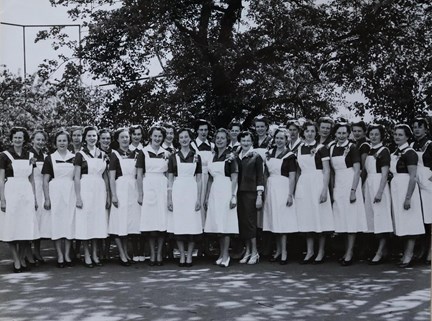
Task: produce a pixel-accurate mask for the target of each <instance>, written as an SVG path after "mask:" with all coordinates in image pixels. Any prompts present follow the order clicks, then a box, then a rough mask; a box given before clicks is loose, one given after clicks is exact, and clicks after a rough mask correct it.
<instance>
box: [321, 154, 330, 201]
mask: <svg viewBox="0 0 432 321" xmlns="http://www.w3.org/2000/svg"><path fill="white" fill-rule="evenodd" d="M322 165H323V189H322V191H321V195H320V203H325V202H327V195H328V191H329V182H330V161H329V160H324V161H322Z"/></svg>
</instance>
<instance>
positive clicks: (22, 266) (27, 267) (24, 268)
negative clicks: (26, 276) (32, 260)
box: [21, 263, 31, 272]
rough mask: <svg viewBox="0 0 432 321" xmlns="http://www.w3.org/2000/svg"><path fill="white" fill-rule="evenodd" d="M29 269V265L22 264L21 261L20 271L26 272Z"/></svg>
mask: <svg viewBox="0 0 432 321" xmlns="http://www.w3.org/2000/svg"><path fill="white" fill-rule="evenodd" d="M30 270H31V268H30V266H24V265H22V263H21V271H23V272H28V271H30Z"/></svg>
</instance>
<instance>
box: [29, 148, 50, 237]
mask: <svg viewBox="0 0 432 321" xmlns="http://www.w3.org/2000/svg"><path fill="white" fill-rule="evenodd" d="M45 157H46V155H45V154H44V158H45ZM43 164H44V162H38V161H36V167H35V168H34V169H33V177H34V182H35V193H36V199H37V203H38V208H37V211H36V217H37V220H38V229H39V236H40V237H41V238H47V239H50V238H51V212H50V211H47V210H46V209H45V208H44V203H45V197H44V193H43V175H42V167H43Z"/></svg>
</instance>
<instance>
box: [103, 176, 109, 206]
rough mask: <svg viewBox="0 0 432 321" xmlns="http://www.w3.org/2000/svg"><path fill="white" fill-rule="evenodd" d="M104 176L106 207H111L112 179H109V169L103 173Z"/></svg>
mask: <svg viewBox="0 0 432 321" xmlns="http://www.w3.org/2000/svg"><path fill="white" fill-rule="evenodd" d="M102 177H103V179H104V182H105V189H106V203H105V208H106V209H109V208H110V207H111V191H110V181H109V174H108V170H105V171H104V172H103V174H102Z"/></svg>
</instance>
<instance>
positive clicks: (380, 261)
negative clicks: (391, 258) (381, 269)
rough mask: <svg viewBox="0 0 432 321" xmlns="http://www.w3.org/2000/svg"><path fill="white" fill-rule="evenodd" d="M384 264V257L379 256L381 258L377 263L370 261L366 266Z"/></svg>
mask: <svg viewBox="0 0 432 321" xmlns="http://www.w3.org/2000/svg"><path fill="white" fill-rule="evenodd" d="M384 262H385V257H384V256H381V258H380V259H379V260H378V261H372V260H370V261H369V263H368V264H369V265H380V264H382V263H384Z"/></svg>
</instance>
